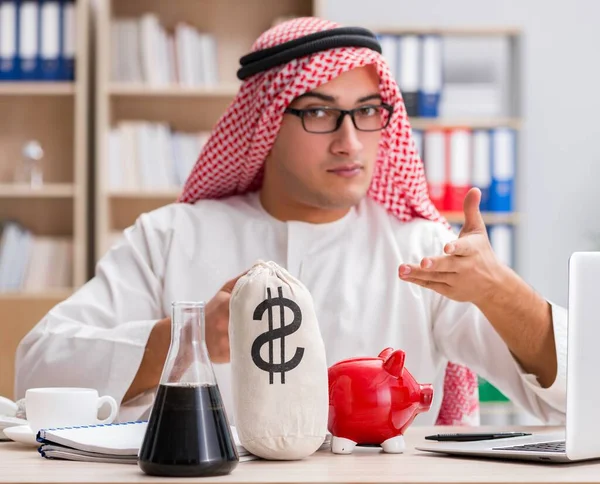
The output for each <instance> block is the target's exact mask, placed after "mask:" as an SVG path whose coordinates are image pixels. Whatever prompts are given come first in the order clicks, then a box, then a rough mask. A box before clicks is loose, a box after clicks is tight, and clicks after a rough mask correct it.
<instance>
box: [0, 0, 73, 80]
mask: <svg viewBox="0 0 600 484" xmlns="http://www.w3.org/2000/svg"><path fill="white" fill-rule="evenodd" d="M75 31H76V14H75V2H74V0H3V1H1V2H0V81H12V82H14V81H72V80H74V78H75V51H76V49H75V45H76V42H75Z"/></svg>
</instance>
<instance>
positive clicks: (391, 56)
mask: <svg viewBox="0 0 600 484" xmlns="http://www.w3.org/2000/svg"><path fill="white" fill-rule="evenodd" d="M377 40H378V41H379V44H380V45H381V55H382V56H383V58H384V59H385V61H386V63H387V65H388V67H389V68H390V74H391V75H392V77H393V78H394V79H395V80H396V82H398V73H399V69H398V55H399V54H398V36H397V35H391V34H378V35H377ZM398 84H399V82H398Z"/></svg>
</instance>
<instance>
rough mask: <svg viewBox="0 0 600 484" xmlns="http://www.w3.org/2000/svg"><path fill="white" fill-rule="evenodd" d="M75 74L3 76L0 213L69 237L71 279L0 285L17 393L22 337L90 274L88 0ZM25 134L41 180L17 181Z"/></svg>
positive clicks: (8, 362)
mask: <svg viewBox="0 0 600 484" xmlns="http://www.w3.org/2000/svg"><path fill="white" fill-rule="evenodd" d="M75 22H76V39H75V45H76V53H75V58H76V64H75V66H76V67H75V69H76V70H75V80H74V81H59V82H48V81H26V82H25V81H23V82H20V81H10V82H8V81H4V82H0V110H1V111H2V112H3V113H11V114H10V115H6V116H2V117H1V118H0V147H1V149H0V220H3V221H4V220H14V221H16V222H18V223H19V224H21V225H22V226H23V227H25V228H26V229H28V230H30V231H31V233H32V234H33V236H34V237H35V236H40V237H46V236H50V237H57V238H61V239H67V240H69V241H71V242H72V270H71V271H70V272H69V274H68V278H69V279H70V281H71V283H70V284H69V286H68V287H52V288H48V289H40V290H34V291H30V290H27V291H25V290H23V291H14V292H1V293H0V313H1V314H2V315H3V317H2V319H1V320H0V328H1V329H0V332H1V334H2V338H1V342H0V368H2V372H0V395H3V396H7V397H13V374H14V373H13V371H14V353H15V350H16V347H17V345H18V343H19V341H20V340H21V339H22V338H23V336H25V334H26V333H27V332H28V331H29V330H30V329H31V328H32V327H33V326H34V325H35V324H36V323H37V322H38V321H39V320H40V319H41V318H42V317H43V315H44V314H46V313H47V312H48V310H49V309H51V308H52V307H53V306H54V305H56V304H57V303H59V302H60V301H62V300H64V299H66V298H67V297H68V296H69V295H70V294H72V292H73V290H74V289H75V288H77V287H79V286H81V285H82V284H84V283H85V281H86V280H87V276H88V272H87V260H88V255H89V254H88V252H89V251H88V242H89V238H88V233H89V230H88V192H89V191H88V138H89V136H88V134H89V133H88V127H89V123H88V120H89V116H90V112H89V107H88V105H89V102H88V93H89V86H88V82H89V77H88V70H89V69H88V58H89V56H88V33H89V29H88V27H89V0H76V2H75ZM28 140H37V141H39V143H40V145H41V147H42V149H43V151H44V156H43V159H42V170H43V178H44V181H43V185H42V186H40V187H39V188H32V187H31V186H29V185H28V184H24V183H17V182H15V181H14V174H15V171H16V170H17V166H18V164H19V163H20V162H21V161H22V150H23V146H24V144H25V143H26V142H27V141H28Z"/></svg>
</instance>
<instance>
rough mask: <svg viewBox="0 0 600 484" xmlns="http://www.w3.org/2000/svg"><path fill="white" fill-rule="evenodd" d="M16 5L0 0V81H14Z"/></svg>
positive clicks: (12, 2) (16, 33) (16, 39)
mask: <svg viewBox="0 0 600 484" xmlns="http://www.w3.org/2000/svg"><path fill="white" fill-rule="evenodd" d="M17 19H18V3H17V1H16V0H0V81H15V80H17V79H18V78H19V75H18V69H17V52H18V50H17V49H18V39H19V29H18V21H17Z"/></svg>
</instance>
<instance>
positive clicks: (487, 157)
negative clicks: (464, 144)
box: [471, 129, 492, 212]
mask: <svg viewBox="0 0 600 484" xmlns="http://www.w3.org/2000/svg"><path fill="white" fill-rule="evenodd" d="M471 173H472V176H471V185H472V186H474V187H477V188H479V190H481V203H480V204H479V210H481V211H482V212H484V211H487V210H489V209H490V186H491V184H492V161H491V141H490V133H489V131H488V130H483V129H477V130H475V131H473V169H472V171H471Z"/></svg>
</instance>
